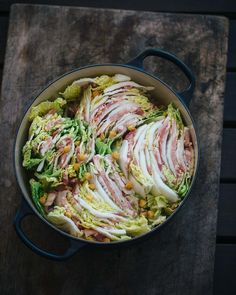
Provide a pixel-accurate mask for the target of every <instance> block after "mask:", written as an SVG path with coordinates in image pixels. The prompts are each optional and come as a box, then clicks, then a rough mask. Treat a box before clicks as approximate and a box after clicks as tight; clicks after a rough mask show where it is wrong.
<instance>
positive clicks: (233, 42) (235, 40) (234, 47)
mask: <svg viewBox="0 0 236 295" xmlns="http://www.w3.org/2000/svg"><path fill="white" fill-rule="evenodd" d="M228 46H229V52H228V63H227V66H228V67H230V68H236V54H235V52H236V20H232V21H230V26H229V45H228Z"/></svg>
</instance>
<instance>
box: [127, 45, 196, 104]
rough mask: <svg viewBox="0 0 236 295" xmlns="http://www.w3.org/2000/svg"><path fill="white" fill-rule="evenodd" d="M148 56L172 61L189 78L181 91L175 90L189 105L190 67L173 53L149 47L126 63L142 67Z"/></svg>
mask: <svg viewBox="0 0 236 295" xmlns="http://www.w3.org/2000/svg"><path fill="white" fill-rule="evenodd" d="M148 56H158V57H161V58H163V59H167V60H169V61H171V62H172V63H174V64H175V65H176V66H177V67H178V68H179V69H181V70H182V71H183V73H184V74H185V76H186V77H187V78H188V80H189V86H188V88H186V89H185V90H183V91H182V92H177V94H178V95H179V96H180V97H181V98H182V100H183V102H184V103H185V105H187V106H189V103H190V100H191V98H192V94H193V90H194V88H195V77H194V75H193V73H192V71H191V70H190V68H189V67H188V66H187V65H186V64H185V63H184V62H182V61H181V60H180V59H179V58H178V57H177V56H175V55H174V54H172V53H169V52H167V51H164V50H162V49H156V48H150V49H146V50H144V51H143V52H142V53H140V54H139V55H138V56H136V57H135V58H134V59H132V60H131V61H129V62H128V63H127V65H131V66H134V67H137V68H141V69H143V62H144V59H145V58H146V57H148Z"/></svg>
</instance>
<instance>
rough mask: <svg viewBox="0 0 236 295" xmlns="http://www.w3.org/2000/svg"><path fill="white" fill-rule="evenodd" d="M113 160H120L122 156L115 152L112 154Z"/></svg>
mask: <svg viewBox="0 0 236 295" xmlns="http://www.w3.org/2000/svg"><path fill="white" fill-rule="evenodd" d="M111 156H112V159H113V160H119V158H120V154H119V153H118V152H113V153H112V154H111Z"/></svg>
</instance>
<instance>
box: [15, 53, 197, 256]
mask: <svg viewBox="0 0 236 295" xmlns="http://www.w3.org/2000/svg"><path fill="white" fill-rule="evenodd" d="M148 56H158V57H161V58H163V59H167V60H169V61H171V62H173V63H174V64H175V65H176V66H178V67H179V69H181V70H182V71H183V73H184V74H185V76H186V77H187V78H188V80H189V87H188V88H187V89H186V90H185V91H184V92H181V93H179V92H175V91H174V90H173V89H171V88H170V87H169V86H168V85H167V84H166V83H164V82H163V81H162V80H160V79H159V78H158V77H155V76H154V75H152V74H150V73H148V72H146V71H145V70H144V69H143V61H144V59H145V58H146V57H148ZM116 73H120V74H124V75H128V76H130V77H131V79H132V80H133V81H135V82H137V83H140V84H142V85H148V86H154V87H155V90H154V91H153V92H152V93H153V95H152V97H154V99H155V98H158V104H163V105H168V104H169V103H171V102H173V103H174V105H175V106H176V107H177V108H179V110H180V112H181V115H182V117H183V119H184V122H185V124H186V125H187V126H188V127H189V128H190V132H191V136H192V141H193V145H194V151H195V169H194V175H193V180H192V184H191V187H190V190H189V192H188V194H187V195H186V196H185V198H184V200H183V201H182V203H181V204H180V206H179V207H178V208H177V209H176V211H175V212H174V213H173V214H172V215H171V216H170V217H168V218H167V220H166V221H165V222H164V223H162V224H161V225H159V226H157V227H155V228H154V229H152V231H150V232H148V233H146V234H144V235H141V236H138V237H136V238H133V239H131V240H128V241H118V242H112V243H103V242H94V241H86V240H84V239H80V238H75V237H73V236H71V235H70V234H67V233H65V232H63V231H61V230H60V229H58V228H57V227H55V226H54V225H53V224H51V223H49V222H48V221H47V220H46V219H44V218H43V217H42V216H41V215H40V214H39V212H38V211H37V209H36V208H35V206H34V203H33V202H32V199H31V193H30V188H29V179H28V177H27V175H26V171H25V169H24V168H23V167H22V147H23V146H24V144H25V142H26V140H27V136H28V130H29V122H28V115H29V109H30V108H31V107H32V106H35V105H37V104H39V103H40V102H42V101H44V100H47V99H48V98H50V97H53V96H55V95H56V94H57V93H58V92H60V91H61V90H63V89H64V88H65V86H67V85H69V84H70V83H72V82H73V81H74V80H77V79H80V78H83V77H95V76H98V75H102V74H107V75H114V74H116ZM194 86H195V78H194V75H193V73H192V72H191V70H190V69H189V68H188V67H187V66H186V65H185V64H184V63H183V62H182V61H181V60H179V59H178V58H177V57H176V56H175V55H173V54H171V53H168V52H166V51H163V50H160V49H147V50H145V51H143V52H142V53H141V54H139V55H138V56H137V57H136V58H134V59H133V60H132V61H130V62H128V63H127V64H96V65H89V66H86V67H82V68H78V69H76V70H73V71H71V72H68V73H66V74H64V75H63V76H61V77H59V78H57V79H56V80H55V81H53V82H52V83H50V84H49V85H48V86H47V87H46V88H45V89H44V90H43V91H41V92H40V93H39V94H38V95H37V96H36V97H35V99H34V101H33V103H32V104H31V105H30V107H29V108H28V110H27V111H26V113H25V114H24V116H23V119H22V121H21V123H20V126H19V130H18V133H17V136H16V141H15V149H14V164H15V173H16V178H17V182H18V184H19V187H20V189H21V192H22V194H23V198H22V204H21V207H20V208H19V209H18V211H17V214H16V216H15V219H14V226H15V229H16V232H17V234H18V236H19V237H20V239H21V240H22V241H23V242H24V243H25V245H26V246H28V247H29V248H30V249H31V250H33V251H34V252H35V253H37V254H39V255H41V256H44V257H46V258H50V259H54V260H65V259H67V258H69V257H71V256H72V255H74V254H75V253H76V252H77V251H78V250H79V249H80V248H81V247H84V246H86V245H97V246H109V247H113V246H114V245H117V244H128V243H132V242H135V241H138V240H140V239H143V238H146V237H148V236H150V235H152V234H154V233H155V234H156V233H157V232H158V231H159V230H160V229H161V228H162V227H163V226H164V225H165V224H166V223H167V222H169V221H170V220H171V219H172V218H173V217H174V216H175V215H176V214H177V212H178V211H179V210H180V208H181V207H182V206H183V204H184V203H185V202H186V200H187V199H188V198H189V196H190V195H191V190H192V186H193V183H194V180H195V178H196V174H197V169H198V159H199V144H198V138H197V134H196V129H195V127H194V122H193V119H192V116H191V114H190V112H189V110H188V105H189V102H190V99H191V97H192V94H193V90H194ZM154 102H155V101H154ZM33 214H35V215H37V216H38V217H39V218H40V219H41V220H42V221H43V222H45V223H46V224H47V225H48V226H50V227H51V228H53V229H54V230H56V231H57V232H59V233H60V234H61V235H63V236H65V237H67V238H68V239H69V241H70V246H69V247H68V249H67V250H66V251H65V253H63V254H61V255H59V254H54V253H50V252H48V251H45V250H43V249H41V248H40V247H38V246H37V245H36V244H34V243H33V242H32V241H31V240H30V239H29V238H28V237H27V236H26V234H25V233H24V231H23V230H22V227H21V222H22V220H23V219H24V217H26V216H27V215H33Z"/></svg>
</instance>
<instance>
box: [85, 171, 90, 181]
mask: <svg viewBox="0 0 236 295" xmlns="http://www.w3.org/2000/svg"><path fill="white" fill-rule="evenodd" d="M84 178H85V179H86V180H90V179H91V178H92V175H91V173H89V172H86V173H85V175H84Z"/></svg>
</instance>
